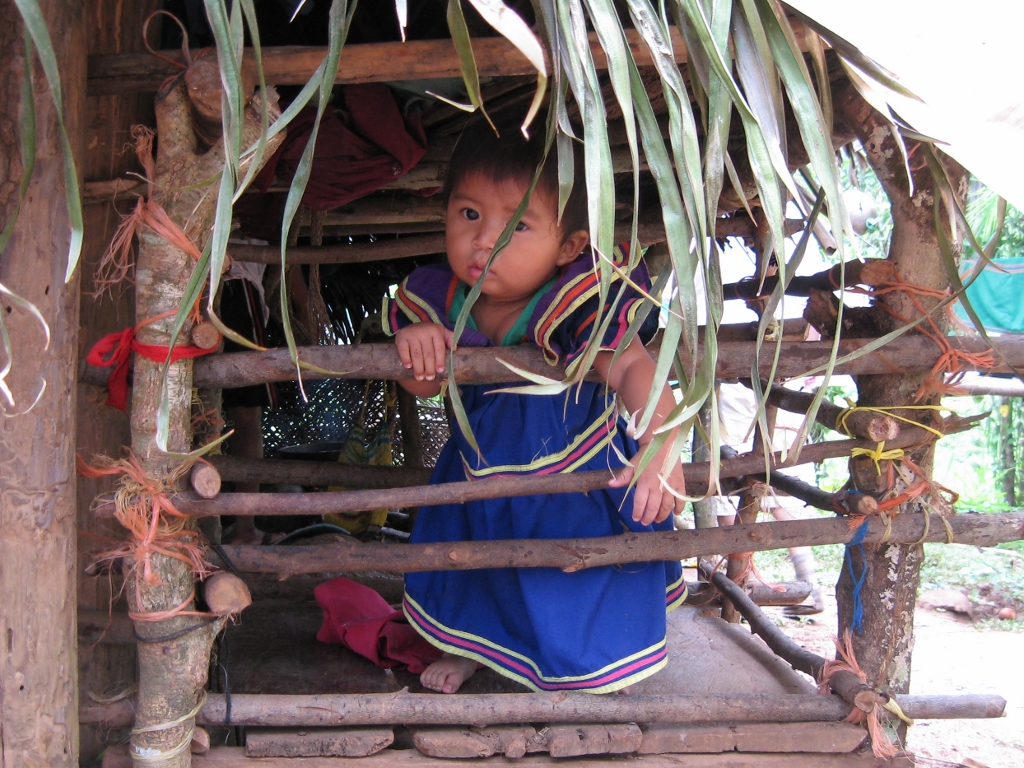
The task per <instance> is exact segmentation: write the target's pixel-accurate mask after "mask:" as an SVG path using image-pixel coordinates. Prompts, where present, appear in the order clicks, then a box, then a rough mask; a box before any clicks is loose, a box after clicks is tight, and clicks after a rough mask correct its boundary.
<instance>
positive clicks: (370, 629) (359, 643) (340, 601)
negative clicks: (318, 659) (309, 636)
mask: <svg viewBox="0 0 1024 768" xmlns="http://www.w3.org/2000/svg"><path fill="white" fill-rule="evenodd" d="M313 596H314V597H315V598H316V601H317V603H319V604H320V607H321V608H322V609H323V611H324V623H323V626H322V627H320V631H319V632H317V635H316V639H317V640H319V641H320V642H321V643H341V644H342V645H344V646H345V647H347V648H350V649H352V650H353V651H355V652H356V653H358V654H359V655H360V656H365V657H366V658H368V659H369V660H370V661H372V662H373V663H374V664H376V665H377V666H378V667H384V668H385V669H387V668H388V667H392V666H394V665H395V664H405V665H406V666H408V667H409V671H410V672H412V673H413V674H416V675H418V674H419V673H420V672H422V671H423V670H424V669H426V668H427V667H428V666H429V665H430V664H433V663H434V662H435V661H437V660H438V659H440V658H441V651H440V650H439V649H437V648H435V647H434V646H432V645H431V644H430V643H428V642H427V641H426V640H424V639H423V636H422V635H420V633H419V632H417V631H416V630H415V629H413V628H412V627H411V626H410V625H409V623H408V622H407V621H406V620H405V616H403V615H402V612H401V611H396V610H395V609H394V608H392V607H391V606H390V605H388V604H387V601H385V600H384V598H383V597H381V596H380V595H379V594H378V593H377V592H375V591H374V590H372V589H370V588H369V587H364V586H363V585H362V584H357V583H356V582H354V581H352V580H350V579H346V578H344V577H341V576H339V577H338V578H336V579H331V581H328V582H325V583H323V584H320V585H319V586H317V588H316V589H314V590H313Z"/></svg>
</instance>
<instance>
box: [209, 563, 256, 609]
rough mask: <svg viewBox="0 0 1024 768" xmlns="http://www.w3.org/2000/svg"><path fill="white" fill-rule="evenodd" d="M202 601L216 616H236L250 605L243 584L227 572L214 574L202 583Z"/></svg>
mask: <svg viewBox="0 0 1024 768" xmlns="http://www.w3.org/2000/svg"><path fill="white" fill-rule="evenodd" d="M203 599H204V600H206V605H207V607H208V608H209V609H210V610H211V611H212V612H213V613H216V614H217V615H218V616H237V615H238V614H240V613H241V612H242V611H244V610H245V609H246V608H248V607H249V606H250V605H252V595H250V594H249V588H248V587H247V586H246V585H245V582H244V581H242V580H241V579H240V578H238V577H237V576H235V574H233V573H227V572H222V573H215V574H213V575H212V576H210V577H209V578H207V579H206V581H204V582H203Z"/></svg>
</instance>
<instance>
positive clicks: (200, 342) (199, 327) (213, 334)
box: [192, 321, 221, 349]
mask: <svg viewBox="0 0 1024 768" xmlns="http://www.w3.org/2000/svg"><path fill="white" fill-rule="evenodd" d="M220 338H221V337H220V331H218V330H217V327H216V326H215V325H214V324H213V323H207V322H205V321H204V322H202V323H196V324H195V326H194V327H193V328H192V343H193V344H194V345H195V346H197V347H199V348H200V349H216V348H217V347H218V346H220Z"/></svg>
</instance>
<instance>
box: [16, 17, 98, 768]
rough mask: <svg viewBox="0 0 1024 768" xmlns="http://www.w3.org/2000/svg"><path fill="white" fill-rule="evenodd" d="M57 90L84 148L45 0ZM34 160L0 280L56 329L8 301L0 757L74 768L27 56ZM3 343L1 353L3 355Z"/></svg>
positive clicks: (56, 148) (58, 312) (73, 37)
mask: <svg viewBox="0 0 1024 768" xmlns="http://www.w3.org/2000/svg"><path fill="white" fill-rule="evenodd" d="M40 6H41V8H42V11H43V16H44V19H45V21H46V24H47V27H48V28H49V30H50V34H51V36H52V38H53V42H54V50H55V53H56V55H57V63H58V67H59V69H60V76H61V79H62V86H63V92H64V105H63V107H64V119H65V121H66V123H65V124H66V126H67V130H68V134H69V136H70V137H71V141H72V142H73V144H74V145H75V146H74V148H75V150H76V155H77V154H79V153H78V151H77V150H79V149H80V147H78V146H77V144H78V143H79V141H78V140H79V136H80V130H81V114H82V107H83V96H84V93H85V75H86V73H85V66H86V46H85V26H84V23H83V15H84V13H83V12H84V6H83V4H81V3H76V2H58V1H57V0H42V2H41V3H40ZM23 35H24V27H23V26H22V23H21V16H20V15H19V13H18V10H17V8H16V6H15V5H14V3H9V2H8V3H3V4H0V78H2V79H0V104H2V105H3V106H2V108H0V228H2V227H3V226H5V225H6V224H7V222H8V221H9V220H10V217H11V216H12V214H13V213H14V211H15V206H16V205H17V203H18V199H17V195H18V185H19V184H20V182H21V176H22V170H23V169H22V167H21V160H20V157H21V156H20V149H19V139H18V136H19V130H20V128H19V123H20V116H21V105H20V101H21V81H22V71H23V70H22V67H23V63H24V58H23V57H24V46H23ZM35 108H36V153H37V154H36V166H35V173H34V176H33V178H32V182H31V186H30V187H29V190H28V196H27V197H26V199H25V201H24V204H23V205H22V208H21V213H20V216H19V218H18V222H17V226H16V227H15V229H14V234H13V237H12V238H11V240H10V241H9V242H8V245H7V248H6V250H5V251H4V252H3V254H2V257H0V283H3V285H5V286H6V287H8V288H10V289H11V290H12V291H15V292H16V293H17V294H19V295H20V296H22V297H23V298H25V299H27V300H29V301H31V302H32V303H33V304H35V306H36V307H37V308H38V309H39V311H40V312H41V313H42V315H43V317H44V318H45V319H46V322H47V324H48V325H49V327H50V332H51V334H52V336H51V339H50V343H49V347H48V348H44V344H45V340H44V335H43V331H42V329H41V327H40V325H39V324H38V322H37V321H36V320H34V319H32V318H31V317H29V316H28V315H27V314H26V313H25V312H23V311H22V310H20V309H18V308H15V307H12V306H11V303H10V302H9V301H8V300H7V299H6V297H5V298H4V301H3V306H2V310H0V311H3V313H4V315H3V319H4V322H5V323H6V324H7V328H8V330H9V332H10V335H11V343H12V345H13V352H12V354H13V359H12V360H10V361H8V360H7V359H6V357H4V359H3V361H2V362H3V363H10V364H11V365H12V366H13V367H12V370H11V373H10V376H9V377H8V378H7V380H6V381H7V384H8V385H9V386H10V388H11V391H12V393H13V396H14V399H15V406H14V407H13V408H9V409H8V410H9V412H16V411H23V410H25V409H27V407H28V406H30V405H31V404H32V402H33V399H34V398H35V397H36V394H37V393H38V392H39V389H40V386H41V385H42V383H43V382H45V383H46V389H45V391H44V392H43V395H42V397H41V398H40V399H39V401H38V402H37V403H36V404H35V407H34V408H33V409H32V410H31V411H30V412H29V413H27V414H24V415H21V416H19V417H17V418H7V417H2V416H0V603H2V607H0V765H2V766H3V768H35V767H36V766H38V767H39V768H44V767H46V768H49V767H50V766H56V767H58V768H65V767H66V768H72V766H77V765H78V743H79V741H78V717H77V708H78V678H77V668H78V661H77V642H78V640H77V628H76V616H75V591H76V590H75V553H76V538H77V535H76V526H75V446H74V434H75V378H76V374H77V371H76V361H77V359H78V349H77V343H78V278H77V277H76V278H75V279H74V280H72V281H71V282H70V283H67V284H65V282H64V272H65V269H66V267H67V253H68V243H69V237H70V229H69V224H68V215H67V206H66V203H65V199H64V171H63V164H64V159H63V152H62V148H61V145H60V139H59V137H60V134H59V133H58V129H57V121H56V113H55V110H54V106H53V103H52V101H51V98H50V90H49V88H47V86H46V81H45V79H44V78H43V74H42V70H41V69H40V67H39V66H38V65H37V66H36V67H35ZM2 355H3V353H2V352H0V356H2Z"/></svg>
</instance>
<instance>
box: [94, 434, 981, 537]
mask: <svg viewBox="0 0 1024 768" xmlns="http://www.w3.org/2000/svg"><path fill="white" fill-rule="evenodd" d="M973 424H974V421H973V420H972V419H965V420H963V421H961V422H957V423H955V424H951V425H950V426H951V427H952V430H953V431H962V430H963V429H967V428H969V427H971V426H973ZM920 431H921V432H922V433H923V434H922V435H921V436H920V437H919V439H918V440H914V438H915V437H917V435H916V434H915V433H913V432H911V433H909V434H908V435H906V436H904V437H903V439H902V440H894V441H891V442H887V443H885V445H884V446H883V448H887V449H891V448H906V447H909V446H910V445H913V444H915V443H916V442H921V441H925V440H928V439H931V435H929V434H927V433H925V432H924V430H920ZM912 440H913V442H910V441H912ZM876 445H877V444H876V443H874V442H869V441H857V440H836V441H830V442H824V443H814V444H811V445H808V446H805V447H804V448H803V450H801V451H800V453H799V455H797V454H796V452H793V451H791V452H789V454H788V455H787V456H786V458H785V461H784V460H783V456H782V452H778V453H775V454H772V455H771V457H770V459H769V462H770V466H771V468H772V469H777V468H781V467H790V466H795V465H796V464H798V463H803V464H809V463H812V462H818V461H822V460H824V459H826V458H835V457H839V456H849V455H850V454H851V452H852V451H853V449H854V448H857V447H861V448H874V447H875V446H876ZM723 450H724V449H723ZM214 461H216V462H217V466H218V468H219V467H234V468H235V471H234V473H233V474H232V476H233V477H241V478H242V479H243V480H248V481H250V482H252V481H256V480H258V481H259V482H265V483H271V482H284V483H294V484H297V485H323V484H327V485H334V484H338V485H346V484H353V485H355V484H357V482H358V481H357V482H353V476H354V475H353V467H351V466H349V465H345V464H339V463H337V462H300V461H289V460H282V459H243V458H237V457H236V458H216V459H214ZM765 464H766V460H765V457H764V456H763V455H762V454H759V453H747V454H741V455H735V456H732V457H730V458H724V459H723V460H722V461H721V463H720V465H719V471H718V476H719V477H720V478H723V479H724V478H733V477H744V476H746V475H755V476H760V477H762V479H763V477H764V476H763V471H764V469H765ZM264 468H265V469H264ZM366 469H369V470H372V471H369V472H367V480H368V485H365V486H362V487H371V486H370V484H379V485H377V486H376V487H375V488H372V489H371V490H353V491H333V492H323V493H307V494H280V493H277V494H275V493H221V494H217V495H216V496H215V497H213V498H202V497H200V496H199V495H197V494H184V493H183V494H179V495H177V496H175V497H174V503H175V506H176V507H177V509H178V511H179V512H182V513H184V514H187V515H195V516H197V517H210V516H214V515H243V516H245V515H326V514H340V513H348V512H363V511H367V510H373V509H401V508H404V507H421V506H429V505H435V504H461V503H464V502H467V501H480V500H482V499H495V498H503V497H513V496H533V495H538V494H553V493H586V492H588V491H594V490H597V489H599V488H605V487H607V486H608V482H609V480H610V479H611V473H609V472H608V471H605V470H595V471H590V472H572V473H560V474H555V475H526V476H522V475H517V476H511V477H494V478H486V479H484V480H466V481H462V482H456V483H438V484H436V485H416V486H413V485H409V484H407V481H410V480H412V479H414V478H422V477H423V476H424V475H425V473H426V472H428V471H429V470H416V469H411V468H397V467H388V468H385V467H370V468H366ZM243 472H244V474H242V473H243ZM683 472H684V474H685V476H686V480H687V485H688V487H689V489H690V492H691V494H705V493H707V489H708V484H709V483H710V482H711V478H710V472H711V464H710V462H694V463H690V464H684V465H683ZM271 477H275V478H277V479H275V480H271V479H269V478H271ZM391 479H394V480H395V481H396V482H393V484H392V485H390V486H388V485H385V483H388V482H390V481H391ZM785 479H786V478H783V481H784V480H785ZM819 494H824V496H828V497H829V499H831V496H830V495H829V494H827V493H825V492H824V491H819ZM822 503H824V502H822ZM823 508H825V509H832V508H833V507H832V504H831V501H830V500H829V501H828V503H827V505H826V506H825V507H823ZM113 511H114V506H113V503H112V501H111V500H110V498H109V497H107V498H104V497H101V498H100V499H99V500H98V501H97V504H96V513H97V514H98V515H99V516H101V517H112V516H113Z"/></svg>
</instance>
